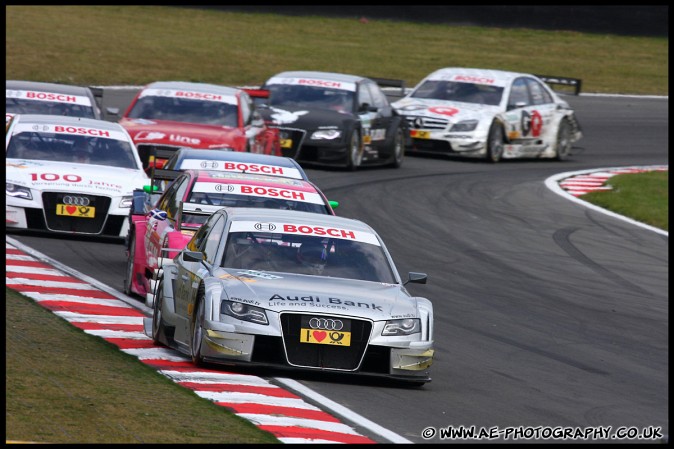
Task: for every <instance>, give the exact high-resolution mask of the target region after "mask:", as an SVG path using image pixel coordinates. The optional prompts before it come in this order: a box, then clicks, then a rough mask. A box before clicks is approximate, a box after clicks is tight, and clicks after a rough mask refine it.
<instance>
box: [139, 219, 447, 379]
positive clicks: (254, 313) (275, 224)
mask: <svg viewBox="0 0 674 449" xmlns="http://www.w3.org/2000/svg"><path fill="white" fill-rule="evenodd" d="M157 280H158V282H157V283H156V284H155V285H156V287H155V291H154V301H153V303H154V304H153V307H154V314H153V316H152V317H151V318H145V322H144V327H145V333H146V334H147V335H148V336H150V337H151V338H152V339H153V341H154V342H155V343H157V344H163V345H166V346H169V347H173V348H175V349H177V350H179V351H180V352H182V353H184V354H186V355H189V356H191V357H192V360H193V361H194V363H196V364H197V365H201V364H204V363H223V364H230V365H232V364H247V365H262V366H272V367H282V368H291V369H303V370H314V371H322V372H336V373H354V374H362V375H375V376H383V377H389V378H393V379H396V380H401V381H403V382H404V383H405V384H409V385H423V384H424V383H425V382H428V381H430V375H429V367H430V366H431V364H432V362H433V354H434V349H433V305H432V303H431V301H429V300H428V299H426V298H422V297H416V296H412V295H411V294H410V293H409V292H408V291H407V289H406V288H405V287H404V285H405V284H406V283H408V282H414V283H421V284H423V283H425V282H426V275H425V274H423V273H415V272H410V273H409V275H408V279H407V281H404V282H403V281H402V280H401V278H400V275H399V274H398V272H397V270H396V268H395V265H394V263H393V260H392V259H391V255H390V254H389V252H388V250H387V249H386V247H385V246H384V243H383V242H382V240H381V238H380V237H379V236H378V235H377V233H376V232H375V231H374V230H373V229H372V228H371V227H369V226H368V225H366V224H365V223H363V222H361V221H358V220H353V219H348V218H342V217H337V216H329V215H320V214H312V213H308V212H298V211H288V210H273V209H259V208H223V209H220V210H218V211H217V212H216V213H214V214H213V215H212V216H211V217H209V219H208V221H207V222H206V223H205V224H204V225H202V227H201V228H200V229H199V230H198V231H197V233H196V234H195V235H194V236H193V238H192V239H191V240H190V242H189V243H188V244H187V247H186V248H185V249H184V250H183V251H181V252H180V253H179V254H178V255H177V256H176V257H175V259H174V260H173V264H170V265H165V266H163V268H162V269H161V270H159V271H158V276H157Z"/></svg>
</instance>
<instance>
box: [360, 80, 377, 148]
mask: <svg viewBox="0 0 674 449" xmlns="http://www.w3.org/2000/svg"><path fill="white" fill-rule="evenodd" d="M356 104H357V105H358V106H357V107H358V111H357V114H358V120H359V121H360V126H361V138H362V142H363V148H364V152H363V160H367V159H370V158H372V157H376V154H377V152H376V149H375V148H374V147H373V146H372V129H373V127H374V129H378V128H380V127H381V125H380V124H379V121H380V120H379V113H378V110H377V109H378V108H377V107H376V106H375V104H374V98H373V97H372V91H371V90H370V87H369V86H368V84H367V83H366V82H363V83H360V84H359V85H358V93H357V102H356Z"/></svg>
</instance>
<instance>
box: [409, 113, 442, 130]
mask: <svg viewBox="0 0 674 449" xmlns="http://www.w3.org/2000/svg"><path fill="white" fill-rule="evenodd" d="M405 118H406V119H407V124H408V125H409V127H410V129H446V128H447V124H448V123H449V120H445V119H442V118H433V117H419V116H412V115H408V116H406V117H405Z"/></svg>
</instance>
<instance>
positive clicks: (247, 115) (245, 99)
mask: <svg viewBox="0 0 674 449" xmlns="http://www.w3.org/2000/svg"><path fill="white" fill-rule="evenodd" d="M239 101H240V102H241V115H242V116H243V124H244V125H248V124H249V123H250V120H251V119H252V115H253V106H252V101H251V100H250V97H249V96H248V94H247V93H245V92H241V96H240V100H239Z"/></svg>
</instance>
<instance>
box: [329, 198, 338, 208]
mask: <svg viewBox="0 0 674 449" xmlns="http://www.w3.org/2000/svg"><path fill="white" fill-rule="evenodd" d="M328 203H330V207H332V208H333V209H337V208H338V207H339V201H333V200H330V201H328Z"/></svg>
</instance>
